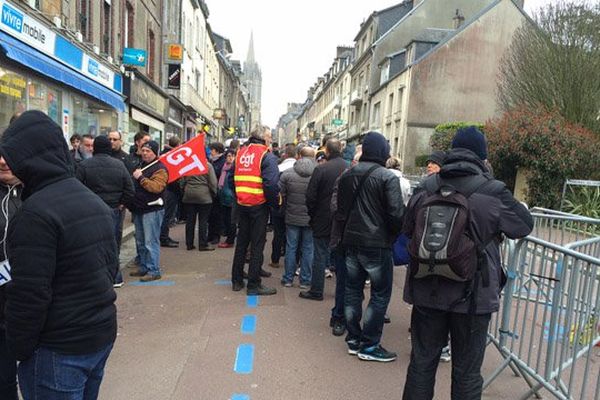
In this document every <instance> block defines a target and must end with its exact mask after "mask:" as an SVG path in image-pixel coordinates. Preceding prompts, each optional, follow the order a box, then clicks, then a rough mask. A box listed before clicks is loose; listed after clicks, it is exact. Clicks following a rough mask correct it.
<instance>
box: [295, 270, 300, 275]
mask: <svg viewBox="0 0 600 400" xmlns="http://www.w3.org/2000/svg"><path fill="white" fill-rule="evenodd" d="M294 275H296V276H300V268H296V272H294Z"/></svg>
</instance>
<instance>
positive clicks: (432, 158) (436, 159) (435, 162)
mask: <svg viewBox="0 0 600 400" xmlns="http://www.w3.org/2000/svg"><path fill="white" fill-rule="evenodd" d="M445 158H446V152H444V151H439V150H437V151H434V152H433V153H431V154H430V155H429V157H428V158H427V161H426V162H425V164H426V165H427V175H433V174H437V173H438V172H440V169H441V168H442V165H444V159H445Z"/></svg>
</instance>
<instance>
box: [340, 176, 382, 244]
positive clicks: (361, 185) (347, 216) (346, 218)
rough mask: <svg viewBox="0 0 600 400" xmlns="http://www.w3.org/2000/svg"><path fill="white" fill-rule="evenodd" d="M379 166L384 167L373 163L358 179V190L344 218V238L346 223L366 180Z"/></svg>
mask: <svg viewBox="0 0 600 400" xmlns="http://www.w3.org/2000/svg"><path fill="white" fill-rule="evenodd" d="M377 168H382V167H381V165H377V164H375V165H373V166H372V167H371V168H369V169H368V170H367V172H365V174H364V175H363V176H361V177H360V181H358V186H357V187H356V192H355V193H354V197H353V198H352V204H351V205H350V207H348V210H346V216H345V218H344V227H343V228H342V239H343V238H344V234H345V233H346V224H347V223H348V218H350V213H351V212H352V210H353V209H354V206H355V205H356V199H358V198H359V197H360V191H361V189H362V187H363V185H364V183H365V181H366V180H367V178H368V177H369V176H370V175H371V174H372V173H373V171H375V170H376V169H377Z"/></svg>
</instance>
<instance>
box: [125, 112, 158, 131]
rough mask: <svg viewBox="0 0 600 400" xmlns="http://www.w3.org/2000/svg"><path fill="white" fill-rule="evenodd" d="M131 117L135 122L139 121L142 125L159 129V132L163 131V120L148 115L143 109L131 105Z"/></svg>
mask: <svg viewBox="0 0 600 400" xmlns="http://www.w3.org/2000/svg"><path fill="white" fill-rule="evenodd" d="M131 119H133V120H135V121H137V122H141V123H142V124H144V125H148V126H151V127H153V128H154V129H156V130H159V131H161V132H164V131H165V124H164V122H162V121H159V120H157V119H156V118H154V117H151V116H150V115H148V114H146V113H145V112H143V111H140V110H138V109H137V108H133V107H131Z"/></svg>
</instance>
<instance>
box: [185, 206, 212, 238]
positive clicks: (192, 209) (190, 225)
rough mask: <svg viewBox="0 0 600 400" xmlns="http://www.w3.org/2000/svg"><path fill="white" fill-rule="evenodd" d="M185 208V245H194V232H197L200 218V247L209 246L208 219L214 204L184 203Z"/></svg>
mask: <svg viewBox="0 0 600 400" xmlns="http://www.w3.org/2000/svg"><path fill="white" fill-rule="evenodd" d="M183 207H184V208H185V244H186V246H187V247H188V248H189V247H192V246H193V245H194V231H195V230H196V217H197V218H198V247H206V246H207V245H208V218H209V216H210V210H211V208H212V204H192V203H184V204H183Z"/></svg>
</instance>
